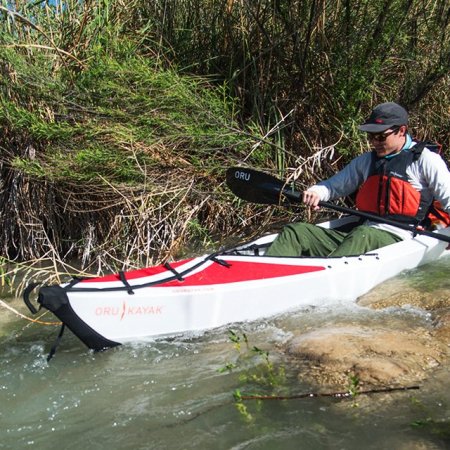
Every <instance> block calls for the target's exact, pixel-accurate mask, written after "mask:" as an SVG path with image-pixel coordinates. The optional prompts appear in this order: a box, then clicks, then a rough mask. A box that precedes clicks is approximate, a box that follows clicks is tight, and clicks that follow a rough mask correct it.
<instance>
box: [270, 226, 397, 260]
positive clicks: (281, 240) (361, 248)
mask: <svg viewBox="0 0 450 450" xmlns="http://www.w3.org/2000/svg"><path fill="white" fill-rule="evenodd" d="M401 240H402V239H401V238H400V237H398V236H396V235H394V234H391V233H389V232H388V231H384V230H379V229H377V228H372V227H368V226H366V225H359V226H357V227H355V228H353V230H351V231H350V232H343V231H337V230H330V229H327V228H322V227H318V226H316V225H313V224H310V223H302V222H301V223H293V224H289V225H286V226H285V227H284V228H283V230H282V231H281V233H280V234H279V235H278V236H277V237H276V239H275V240H274V241H273V243H272V244H271V246H270V247H269V248H268V249H267V252H266V255H267V256H355V255H362V254H363V253H367V252H370V251H372V250H376V249H377V248H381V247H385V246H386V245H390V244H394V243H395V242H399V241H401Z"/></svg>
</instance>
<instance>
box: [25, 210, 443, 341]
mask: <svg viewBox="0 0 450 450" xmlns="http://www.w3.org/2000/svg"><path fill="white" fill-rule="evenodd" d="M358 220H359V218H358V217H356V216H351V215H350V216H344V217H342V218H340V219H336V220H332V221H328V222H324V223H321V224H319V226H322V227H325V228H339V229H344V228H345V227H347V228H348V227H351V226H352V225H354V224H356V223H357V221H358ZM438 233H439V234H441V235H442V236H446V237H445V239H448V236H449V235H450V228H446V229H442V230H438V231H434V232H433V235H434V234H436V235H437V234H438ZM275 237H276V234H270V235H267V236H263V237H260V238H258V239H255V240H253V241H252V242H248V243H244V244H240V245H237V246H235V247H233V248H230V249H225V250H220V251H217V252H215V253H211V254H206V255H202V256H197V257H193V258H188V259H184V260H180V261H175V262H170V263H165V264H161V265H157V266H154V267H149V268H144V269H140V270H133V271H129V272H119V273H117V274H111V275H106V276H102V277H93V278H84V279H73V280H70V281H69V282H67V283H64V284H60V285H53V286H43V287H41V288H40V289H39V290H38V296H37V303H38V304H39V305H40V306H41V307H43V308H46V309H48V310H49V311H51V312H52V313H53V314H54V315H55V316H57V317H58V318H59V319H60V320H61V321H62V323H63V325H64V326H67V327H68V328H69V329H70V330H71V331H72V332H73V333H74V334H75V335H76V336H77V337H78V338H79V339H80V340H81V341H82V342H84V344H85V345H87V346H88V347H89V348H91V349H94V350H102V349H106V348H109V347H114V346H117V345H119V344H124V343H129V342H139V341H144V340H148V339H149V338H160V337H167V336H171V335H172V336H173V335H179V334H185V333H191V332H199V331H204V330H210V329H213V328H216V327H221V326H224V325H227V324H231V323H239V322H246V321H254V320H258V319H262V318H268V317H272V316H275V315H278V314H281V313H286V312H288V311H292V310H299V309H300V308H303V307H307V306H312V305H313V306H319V305H330V304H333V303H342V302H353V301H355V300H356V299H357V298H358V297H359V296H361V295H363V294H365V293H367V292H368V291H370V290H371V289H372V288H374V287H375V286H377V285H379V284H380V283H382V282H383V281H385V280H387V279H389V278H392V277H394V276H396V275H398V274H399V273H400V272H402V271H404V270H407V269H413V268H416V267H418V266H420V265H422V264H426V263H429V262H432V261H435V260H437V259H439V258H441V257H445V256H447V255H449V254H450V250H448V249H447V247H448V242H445V241H442V240H439V239H436V238H434V237H432V236H430V233H428V235H416V236H415V237H412V238H411V239H408V240H404V241H401V242H398V243H395V244H392V245H389V246H387V247H383V248H381V249H378V250H376V251H372V252H369V253H366V254H362V255H357V256H347V257H329V258H318V257H313V258H311V257H271V256H264V253H265V250H266V249H267V247H268V246H269V245H270V243H271V242H272V241H273V239H274V238H275ZM438 237H439V236H438ZM35 288H36V286H35V285H32V286H29V287H28V288H27V289H26V291H25V293H24V300H25V303H26V304H27V306H28V307H29V309H30V310H31V311H32V312H37V310H36V308H35V306H34V302H31V300H30V295H31V292H32V290H33V289H35Z"/></svg>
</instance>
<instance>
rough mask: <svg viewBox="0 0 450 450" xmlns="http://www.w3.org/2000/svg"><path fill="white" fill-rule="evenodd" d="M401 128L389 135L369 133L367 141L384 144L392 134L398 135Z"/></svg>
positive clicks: (390, 132) (395, 129)
mask: <svg viewBox="0 0 450 450" xmlns="http://www.w3.org/2000/svg"><path fill="white" fill-rule="evenodd" d="M399 129H400V128H398V127H397V128H394V129H392V131H389V132H388V133H367V139H369V141H378V142H384V141H385V140H386V139H387V138H388V137H389V136H390V135H391V134H396V133H398V131H399Z"/></svg>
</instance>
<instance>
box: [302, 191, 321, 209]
mask: <svg viewBox="0 0 450 450" xmlns="http://www.w3.org/2000/svg"><path fill="white" fill-rule="evenodd" d="M319 202H320V196H319V194H318V193H317V192H314V191H305V192H303V203H304V204H305V205H308V206H310V207H311V208H314V209H319Z"/></svg>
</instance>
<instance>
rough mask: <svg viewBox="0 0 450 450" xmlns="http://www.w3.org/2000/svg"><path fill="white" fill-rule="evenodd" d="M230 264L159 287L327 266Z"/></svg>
mask: <svg viewBox="0 0 450 450" xmlns="http://www.w3.org/2000/svg"><path fill="white" fill-rule="evenodd" d="M228 264H230V267H225V266H222V265H220V264H218V263H212V264H211V265H210V266H209V267H207V268H206V269H205V270H202V271H201V272H198V273H195V274H194V275H191V276H187V277H186V278H185V280H184V281H178V280H175V281H169V282H167V283H163V284H159V285H158V287H166V286H172V287H173V286H207V285H210V284H226V283H236V282H239V281H253V280H263V279H268V278H280V277H288V276H290V275H299V274H304V273H311V272H317V271H319V270H325V267H322V266H291V265H287V264H267V263H257V262H243V261H228Z"/></svg>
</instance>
